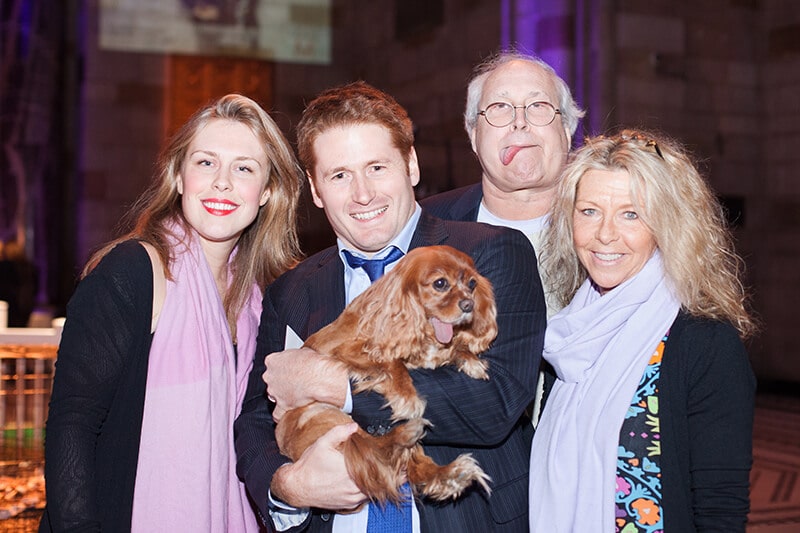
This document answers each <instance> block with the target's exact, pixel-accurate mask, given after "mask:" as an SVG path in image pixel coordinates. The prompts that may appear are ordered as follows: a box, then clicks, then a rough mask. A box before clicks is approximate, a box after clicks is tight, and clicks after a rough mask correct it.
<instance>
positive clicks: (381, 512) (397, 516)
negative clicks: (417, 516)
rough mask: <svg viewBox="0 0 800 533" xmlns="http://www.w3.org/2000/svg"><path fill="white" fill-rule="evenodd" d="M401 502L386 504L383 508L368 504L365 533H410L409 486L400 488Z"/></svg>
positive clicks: (406, 484) (375, 504) (371, 503)
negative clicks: (398, 503)
mask: <svg viewBox="0 0 800 533" xmlns="http://www.w3.org/2000/svg"><path fill="white" fill-rule="evenodd" d="M400 494H401V496H402V498H403V499H402V500H400V505H395V504H393V503H392V502H387V503H386V505H385V506H384V507H381V506H380V505H379V504H377V503H374V502H370V503H369V517H368V518H367V533H410V532H411V527H412V525H411V524H412V520H411V485H409V484H408V483H404V484H403V485H402V486H401V487H400Z"/></svg>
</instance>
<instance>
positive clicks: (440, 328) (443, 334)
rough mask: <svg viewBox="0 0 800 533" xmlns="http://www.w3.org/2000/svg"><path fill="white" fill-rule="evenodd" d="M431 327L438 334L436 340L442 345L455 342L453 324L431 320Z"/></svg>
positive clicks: (436, 319) (435, 319)
mask: <svg viewBox="0 0 800 533" xmlns="http://www.w3.org/2000/svg"><path fill="white" fill-rule="evenodd" d="M431 325H432V326H433V331H434V333H435V334H436V340H437V341H439V342H441V343H442V344H447V343H448V342H450V341H451V340H453V324H448V323H447V322H442V321H441V320H439V319H438V318H431Z"/></svg>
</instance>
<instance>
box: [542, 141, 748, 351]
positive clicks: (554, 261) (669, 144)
mask: <svg viewBox="0 0 800 533" xmlns="http://www.w3.org/2000/svg"><path fill="white" fill-rule="evenodd" d="M589 170H602V171H610V172H616V171H625V172H627V173H628V174H629V175H630V177H631V197H632V198H633V201H634V203H635V204H636V208H637V210H638V213H639V216H640V217H641V219H642V222H644V224H645V225H646V226H647V228H648V229H649V230H650V231H651V232H652V234H653V237H654V238H655V241H656V244H657V246H658V248H659V249H660V251H661V255H662V257H663V260H664V269H665V272H666V275H667V279H669V280H670V282H671V284H672V286H673V288H674V290H675V293H676V295H677V297H678V299H679V300H680V302H681V305H682V307H683V308H684V309H685V310H686V311H687V312H688V313H690V314H692V315H694V316H699V317H707V318H711V319H716V320H727V321H729V322H731V323H732V324H733V325H734V327H736V329H737V330H738V331H739V334H740V335H741V337H742V338H746V337H748V336H750V335H752V334H753V333H754V332H755V329H756V326H755V323H754V320H753V319H752V318H751V316H750V313H749V312H748V310H747V294H746V291H745V289H744V287H743V285H742V282H741V275H742V273H743V261H742V259H741V258H740V257H739V256H738V255H737V254H736V252H735V251H734V246H733V239H732V237H731V234H730V231H729V230H728V228H727V225H726V222H725V216H724V212H723V209H722V206H721V205H720V203H719V202H718V201H717V198H716V197H715V196H714V194H713V193H712V191H711V189H710V188H709V186H708V184H707V183H706V182H705V180H704V179H703V178H702V177H701V176H700V173H699V172H698V171H697V168H696V167H695V165H694V164H693V162H692V160H691V158H690V156H689V155H688V153H687V152H686V150H685V149H684V148H683V147H682V146H681V145H680V144H679V143H677V142H676V141H674V140H672V139H670V138H668V137H666V136H664V135H661V134H656V133H654V132H650V131H645V130H632V129H628V130H624V131H622V132H620V133H617V134H615V135H612V136H607V137H606V136H598V137H593V138H588V139H586V142H585V144H584V146H583V147H581V148H579V149H578V150H576V151H575V153H574V154H573V155H572V157H571V159H570V161H569V163H568V164H567V166H566V168H565V169H564V171H563V174H562V179H561V181H560V183H559V188H558V192H557V193H556V198H555V200H554V205H553V211H552V215H551V224H550V228H549V229H548V231H547V234H546V237H545V243H544V245H543V251H542V268H543V269H544V271H545V273H546V275H547V279H548V280H549V283H550V285H551V287H552V289H553V291H554V292H555V294H556V296H557V297H558V299H559V300H560V302H561V303H562V304H563V305H566V304H567V303H569V301H570V300H571V299H572V297H573V296H574V295H575V292H576V291H577V290H578V288H579V287H580V285H581V284H582V283H583V282H584V280H585V279H586V278H587V276H588V273H587V271H586V269H585V268H584V267H583V265H582V264H581V263H580V261H579V260H578V256H577V255H576V253H575V249H574V246H573V240H572V238H573V214H574V210H575V199H576V196H577V190H578V186H579V185H580V181H581V178H582V177H583V175H584V174H585V173H586V172H587V171H589Z"/></svg>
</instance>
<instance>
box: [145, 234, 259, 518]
mask: <svg viewBox="0 0 800 533" xmlns="http://www.w3.org/2000/svg"><path fill="white" fill-rule="evenodd" d="M172 229H173V231H174V232H175V234H176V235H177V236H178V237H179V238H182V241H184V242H185V243H184V242H172V243H171V244H172V247H173V252H174V254H175V258H174V262H173V264H172V268H171V271H172V275H173V278H174V281H169V280H167V290H166V299H165V300H164V306H163V308H162V310H161V314H160V317H159V319H158V324H157V326H156V331H155V333H154V335H153V344H152V347H151V348H150V359H149V366H148V374H147V391H146V396H145V405H144V419H143V422H142V435H141V447H140V450H139V462H138V467H137V471H136V487H135V492H134V501H133V521H132V531H134V532H147V533H152V532H153V531H169V532H171V533H177V532H182V531H185V532H192V533H195V532H204V531H208V532H218V531H225V532H227V533H238V532H248V531H253V532H257V531H258V530H259V528H258V522H257V519H256V517H255V514H254V512H253V510H252V508H251V506H250V504H249V503H248V501H247V496H246V493H245V488H244V485H243V484H242V483H240V482H239V480H238V479H237V477H236V454H235V452H234V448H233V421H234V419H235V418H236V416H237V415H238V414H239V411H240V409H241V404H242V398H243V396H244V392H245V389H246V387H247V375H248V373H249V372H250V369H251V368H252V366H253V365H252V362H253V355H254V353H255V343H256V333H257V331H258V320H259V317H260V314H261V293H260V291H259V290H258V288H257V287H256V286H254V287H253V293H252V296H251V297H250V299H249V301H248V302H247V305H246V306H245V308H244V309H243V310H242V312H241V314H240V315H239V319H238V321H237V323H236V324H237V330H238V350H239V353H238V361H239V364H238V368H237V364H236V359H237V357H236V356H235V354H234V348H233V343H232V342H231V337H230V332H229V331H228V325H227V320H226V317H225V311H224V309H223V307H222V300H221V299H220V296H219V293H218V292H217V287H216V285H215V283H214V279H213V276H212V274H211V270H210V268H209V266H208V263H207V262H206V258H205V255H204V254H203V251H202V249H201V247H200V244H199V242H198V239H197V238H196V235H195V234H194V232H192V233H191V234H190V235H187V236H184V235H182V233H183V232H182V230H181V229H180V228H179V227H177V226H175V227H173V228H172ZM234 253H235V252H234Z"/></svg>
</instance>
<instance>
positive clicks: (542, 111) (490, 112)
mask: <svg viewBox="0 0 800 533" xmlns="http://www.w3.org/2000/svg"><path fill="white" fill-rule="evenodd" d="M517 109H524V110H525V120H526V121H527V122H528V124H530V125H532V126H548V125H549V124H550V123H551V122H553V120H555V118H556V115H560V114H561V110H560V109H556V108H555V107H554V106H553V104H551V103H549V102H531V103H530V104H528V105H512V104H509V103H508V102H495V103H493V104H489V105H488V106H486V109H484V110H483V111H479V112H478V114H479V115H482V116H483V118H485V119H486V122H488V123H489V124H490V125H491V126H494V127H495V128H504V127H506V126H508V125H509V124H511V123H512V122H514V120H516V118H517Z"/></svg>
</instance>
